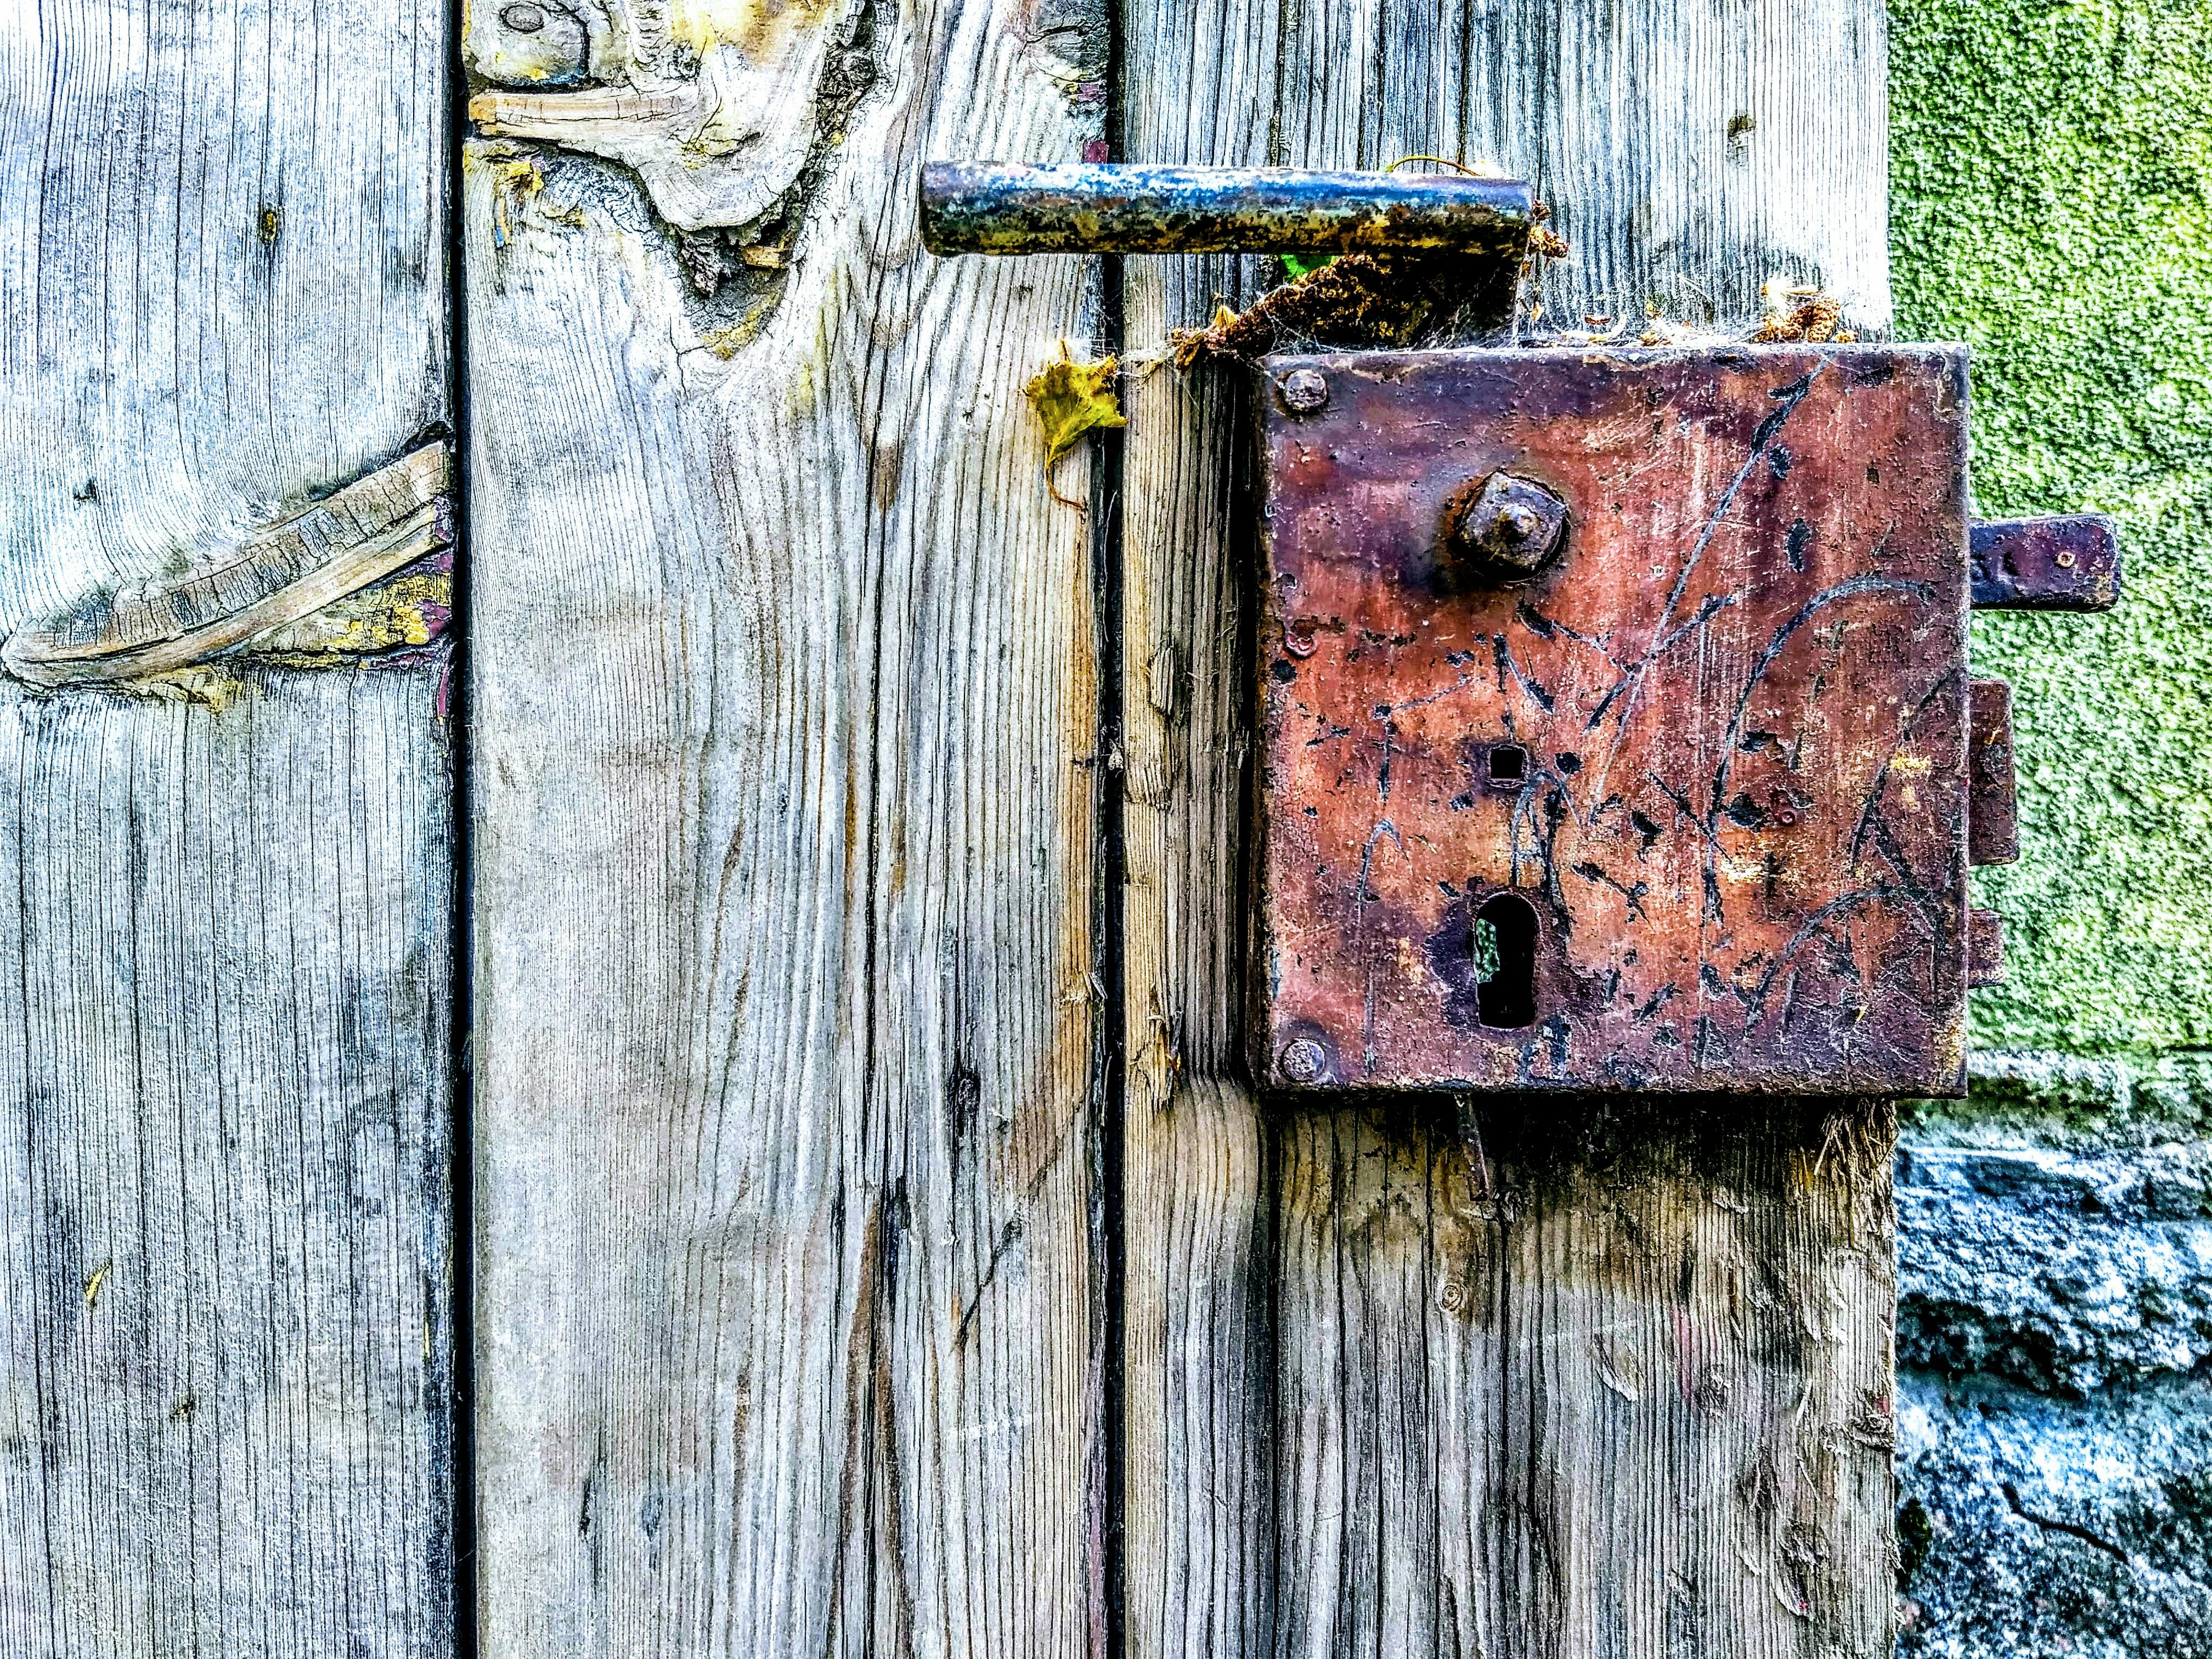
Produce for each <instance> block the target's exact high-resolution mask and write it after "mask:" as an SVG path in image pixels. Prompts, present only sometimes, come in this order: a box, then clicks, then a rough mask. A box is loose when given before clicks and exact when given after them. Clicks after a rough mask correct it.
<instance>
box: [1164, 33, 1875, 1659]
mask: <svg viewBox="0 0 2212 1659" xmlns="http://www.w3.org/2000/svg"><path fill="white" fill-rule="evenodd" d="M1883 27H1884V23H1883V17H1882V14H1881V9H1880V8H1879V7H1878V6H1875V5H1873V4H1871V3H1868V0H1790V3H1786V4H1782V5H1777V6H1771V7H1767V8H1765V9H1759V10H1757V11H1753V12H1745V11H1743V10H1741V9H1739V8H1735V7H1731V6H1726V5H1722V4H1719V3H1715V0H1648V3H1638V4H1635V5H1631V6H1627V7H1621V6H1597V5H1588V4H1580V3H1570V4H1566V5H1559V4H1539V3H1534V0H1530V3H1525V4H1524V3H1520V0H1504V3H1494V4H1484V5H1480V6H1474V7H1462V6H1458V5H1449V6H1433V5H1424V4H1421V3H1388V4H1385V3H1381V0H1370V3H1364V4H1360V5H1357V6H1353V7H1351V8H1348V9H1347V8H1328V7H1321V8H1316V7H1310V6H1305V5H1303V4H1293V5H1291V6H1288V7H1282V8H1272V7H1270V8H1244V7H1242V6H1238V5H1234V4H1224V3H1196V4H1185V3H1179V0H1177V3H1168V0H1158V3H1146V4H1143V5H1139V6H1137V7H1134V8H1133V9H1131V10H1130V11H1129V13H1128V15H1127V22H1126V28H1127V60H1128V62H1127V83H1126V84H1127V93H1126V123H1125V131H1126V134H1127V153H1128V155H1129V156H1130V157H1131V159H1134V160H1141V161H1163V162H1165V161H1187V162H1210V163H1218V164H1236V163H1254V162H1261V161H1267V162H1275V163H1286V164H1292V165H1311V166H1364V167H1381V166H1384V165H1387V164H1389V162H1391V161H1395V160H1396V159H1397V158H1398V157H1400V156H1401V155H1412V154H1416V153H1428V154H1442V155H1446V156H1449V157H1454V158H1458V159H1463V160H1466V161H1480V162H1488V163H1492V164H1494V165H1497V166H1498V167H1502V168H1503V169H1504V170H1505V171H1507V172H1509V173H1518V174H1520V175H1522V176H1524V177H1528V178H1530V179H1533V180H1534V182H1535V184H1536V185H1537V189H1538V193H1539V195H1540V197H1541V198H1542V199H1544V200H1546V201H1547V202H1548V203H1550V204H1552V206H1553V209H1554V211H1555V213H1556V215H1557V219H1556V223H1557V226H1558V228H1559V229H1560V230H1561V231H1562V233H1563V234H1565V237H1566V239H1567V240H1568V242H1569V243H1570V245H1571V248H1572V250H1573V256H1572V258H1571V259H1570V260H1568V261H1566V262H1565V263H1564V264H1558V265H1553V266H1551V267H1549V268H1548V269H1547V270H1546V271H1545V273H1544V276H1543V283H1542V287H1541V290H1540V292H1541V303H1542V306H1543V307H1544V309H1543V313H1542V315H1541V318H1539V319H1535V320H1536V321H1537V322H1538V323H1540V324H1552V323H1558V324H1564V325H1570V326H1574V327H1580V326H1582V325H1583V319H1584V318H1585V317H1588V316H1603V317H1610V318H1613V319H1616V320H1618V321H1632V320H1634V321H1635V324H1636V326H1634V327H1632V330H1631V332H1632V334H1633V333H1634V332H1637V331H1640V329H1641V328H1643V327H1654V326H1656V327H1658V328H1660V329H1662V331H1669V332H1671V331H1714V332H1717V333H1731V332H1732V333H1736V334H1741V332H1743V331H1746V330H1747V328H1748V326H1749V325H1750V323H1751V322H1752V321H1753V319H1755V318H1756V316H1757V314H1758V313H1759V308H1760V298H1759V290H1760V288H1761V286H1762V284H1764V283H1767V282H1768V281H1770V280H1771V279H1772V278H1776V277H1780V278H1782V279H1784V282H1785V283H1792V284H1797V283H1802V284H1807V285H1821V286H1825V287H1826V288H1827V289H1829V290H1830V291H1831V292H1832V293H1834V294H1836V295H1838V297H1840V298H1842V299H1844V301H1846V303H1847V306H1848V307H1849V311H1848V315H1849V317H1850V320H1852V321H1853V322H1854V323H1855V324H1857V325H1858V326H1860V327H1862V328H1865V329H1879V328H1881V326H1883V325H1885V324H1886V323H1887V319H1888V315H1889V302H1888V289H1887V253H1886V246H1887V245H1886V235H1885V231H1886V225H1885V218H1886V199H1885V183H1884V181H1885V179H1886V177H1887V174H1886V159H1885V140H1886V132H1885V122H1886V108H1885V104H1884V88H1883V81H1884V73H1885V69H1886V63H1885V58H1884V46H1883V42H1884V34H1883ZM1266 279H1267V273H1265V272H1262V271H1261V270H1259V269H1258V268H1257V263H1256V262H1247V263H1246V264H1243V266H1231V265H1227V264H1218V263H1217V264H1212V265H1206V264H1200V263H1199V262H1195V261H1183V262H1176V261H1169V260H1156V259H1131V260H1129V261H1128V262H1127V289H1126V298H1125V312H1126V316H1127V337H1128V339H1129V342H1130V348H1131V351H1132V355H1133V356H1138V355H1141V354H1143V353H1144V352H1145V351H1146V350H1147V349H1150V348H1152V347H1153V346H1154V345H1156V344H1157V343H1159V342H1161V341H1163V340H1164V337H1165V335H1166V332H1167V331H1168V329H1169V328H1170V327H1172V326H1176V325H1191V324H1194V323H1197V322H1200V321H1202V320H1204V319H1205V318H1206V315H1207V314H1208V313H1210V312H1211V311H1212V307H1213V305H1214V303H1215V302H1216V300H1217V298H1222V299H1226V300H1228V301H1230V302H1231V304H1237V303H1240V302H1241V301H1243V299H1246V298H1249V295H1250V294H1251V293H1252V292H1253V291H1254V289H1255V287H1256V285H1257V284H1258V283H1261V282H1262V281H1264V280H1266ZM1526 320H1527V319H1524V321H1526ZM1237 404H1238V392H1237V388H1236V386H1235V385H1234V376H1233V374H1232V373H1231V372H1230V371H1225V370H1212V371H1206V372H1203V373H1201V374H1196V375H1192V376H1188V377H1184V378H1177V377H1176V376H1175V375H1174V374H1172V372H1170V371H1162V372H1160V373H1158V374H1153V375H1152V376H1151V377H1150V378H1148V379H1146V380H1144V381H1143V382H1142V383H1141V384H1140V385H1139V387H1138V388H1137V389H1136V390H1135V391H1134V392H1133V394H1132V398H1131V411H1130V413H1131V419H1130V428H1129V431H1128V433H1127V436H1126V441H1125V454H1126V457H1127V459H1126V468H1127V476H1126V481H1125V482H1126V492H1127V502H1128V508H1127V520H1126V526H1127V528H1126V538H1125V541H1124V548H1123V557H1124V562H1125V567H1126V570H1125V589H1124V592H1123V596H1122V609H1123V614H1124V616H1125V617H1126V618H1127V626H1128V630H1129V631H1128V640H1127V653H1126V656H1127V662H1128V664H1129V667H1130V673H1129V678H1128V681H1127V684H1125V686H1124V688H1123V698H1122V704H1123V708H1124V710H1125V720H1126V721H1127V738H1126V742H1127V751H1128V756H1129V789H1128V806H1127V824H1128V840H1129V854H1128V858H1129V876H1128V889H1127V961H1128V968H1129V983H1128V1006H1129V1029H1128V1031H1127V1043H1128V1047H1129V1054H1130V1060H1129V1079H1130V1094H1129V1103H1128V1109H1127V1134H1126V1138H1125V1149H1124V1159H1125V1167H1126V1169H1127V1183H1126V1187H1127V1204H1128V1211H1127V1230H1128V1231H1127V1239H1128V1243H1127V1261H1128V1264H1129V1267H1128V1281H1127V1282H1128V1291H1127V1294H1128V1312H1127V1326H1128V1330H1129V1332H1130V1347H1129V1352H1128V1371H1127V1413H1126V1416H1125V1419H1124V1431H1125V1433H1126V1435H1127V1466H1128V1485H1127V1517H1128V1528H1129V1532H1128V1544H1127V1559H1128V1562H1129V1614H1128V1623H1129V1636H1130V1647H1131V1651H1132V1653H1133V1654H1139V1655H1153V1654H1161V1655H1166V1654H1175V1655H1194V1654H1198V1653H1206V1654H1215V1653H1247V1652H1261V1651H1265V1652H1268V1653H1271V1654H1272V1653H1301V1654H1303V1653H1311V1654H1334V1653H1341V1652H1346V1651H1364V1650H1368V1649H1370V1648H1376V1649H1378V1650H1389V1651H1415V1652H1431V1651H1435V1652H1454V1653H1466V1652H1485V1653H1492V1654H1496V1653H1519V1652H1538V1651H1541V1652H1551V1651H1559V1652H1582V1651H1597V1652H1607V1653H1610V1652H1615V1651H1619V1652H1642V1651H1650V1650H1656V1648H1657V1646H1658V1644H1660V1643H1661V1642H1662V1641H1665V1642H1668V1643H1670V1644H1675V1643H1679V1642H1680V1641H1684V1640H1688V1641H1692V1644H1693V1649H1694V1650H1698V1651H1720V1652H1746V1653H1754V1652H1768V1651H1775V1650H1781V1649H1784V1648H1789V1649H1791V1650H1795V1648H1796V1645H1797V1644H1801V1643H1803V1642H1807V1641H1810V1642H1813V1643H1814V1644H1815V1645H1821V1646H1824V1647H1826V1648H1828V1649H1833V1650H1840V1651H1850V1652H1861V1651H1871V1650H1875V1648H1877V1647H1878V1646H1879V1645H1880V1644H1881V1642H1882V1641H1883V1640H1884V1639H1885V1638H1884V1632H1886V1631H1887V1621H1888V1617H1889V1614H1888V1599H1889V1597H1888V1590H1887V1568H1886V1566H1885V1565H1882V1564H1883V1561H1884V1559H1886V1558H1885V1551H1886V1549H1887V1526H1888V1498H1887V1492H1888V1481H1889V1473H1888V1462H1887V1458H1888V1453H1887V1448H1886V1443H1884V1435H1885V1433H1886V1431H1885V1429H1884V1427H1883V1424H1884V1419H1883V1417H1882V1413H1884V1412H1885V1411H1886V1410H1887V1376H1888V1366H1889V1358H1888V1352H1889V1346H1888V1345H1889V1330H1890V1322H1891V1318H1892V1308H1891V1304H1892V1302H1893V1270H1892V1267H1891V1261H1890V1249H1889V1231H1888V1229H1889V1221H1888V1216H1889V1196H1888V1193H1889V1188H1888V1182H1889V1175H1888V1167H1887V1157H1886V1152H1885V1151H1884V1147H1885V1146H1886V1141H1885V1140H1884V1135H1885V1134H1886V1133H1887V1132H1886V1130H1885V1129H1884V1128H1883V1127H1881V1126H1882V1124H1883V1122H1885V1121H1886V1120H1883V1119H1881V1118H1880V1117H1879V1116H1878V1115H1877V1116H1876V1117H1875V1118H1872V1119H1869V1118H1865V1117H1863V1116H1850V1115H1847V1116H1846V1117H1845V1118H1843V1119H1838V1120H1836V1121H1830V1120H1829V1119H1828V1118H1826V1116H1824V1115H1820V1114H1818V1113H1814V1114H1810V1115H1808V1114H1807V1113H1806V1112H1803V1111H1801V1110H1799V1109H1797V1108H1796V1107H1795V1106H1792V1105H1791V1104H1790V1103H1772V1104H1771V1106H1769V1107H1767V1108H1763V1109H1759V1110H1756V1111H1753V1113H1751V1114H1749V1115H1747V1116H1744V1117H1741V1118H1740V1119H1737V1120H1735V1121H1731V1120H1730V1119H1729V1118H1727V1117H1726V1116H1723V1117H1722V1118H1720V1119H1718V1120H1711V1119H1708V1118H1706V1117H1705V1116H1704V1115H1701V1114H1699V1113H1698V1112H1697V1111H1695V1110H1694V1109H1693V1110H1692V1111H1690V1112H1689V1113H1687V1114H1686V1115H1685V1116H1684V1117H1683V1118H1682V1119H1681V1120H1680V1121H1676V1120H1675V1119H1673V1118H1660V1117H1655V1116H1652V1115H1648V1114H1644V1113H1640V1112H1638V1111H1635V1110H1626V1109H1616V1110H1614V1111H1612V1112H1607V1113H1596V1112H1589V1113H1578V1114H1561V1113H1559V1111H1558V1109H1556V1108H1554V1107H1552V1106H1548V1105H1547V1106H1546V1107H1544V1108H1542V1109H1541V1111H1540V1112H1536V1113H1531V1112H1530V1111H1529V1110H1528V1109H1523V1108H1519V1107H1516V1106H1513V1105H1511V1104H1510V1103H1499V1104H1498V1105H1496V1106H1495V1107H1491V1108H1484V1109H1475V1110H1471V1111H1470V1112H1469V1113H1468V1115H1467V1116H1466V1119H1465V1127H1467V1128H1468V1130H1471V1131H1472V1132H1473V1133H1474V1137H1475V1138H1476V1139H1486V1141H1487V1142H1488V1143H1489V1144H1490V1146H1491V1147H1492V1151H1491V1152H1489V1153H1487V1154H1479V1155H1475V1156H1474V1158H1472V1160H1471V1159H1470V1155H1469V1152H1468V1137H1467V1136H1466V1135H1463V1133H1462V1121H1461V1118H1460V1116H1459V1115H1457V1114H1455V1113H1454V1112H1452V1111H1450V1110H1449V1109H1446V1110H1443V1111H1442V1112H1440V1113H1439V1112H1437V1111H1436V1110H1434V1109H1426V1108H1418V1107H1417V1108H1413V1109H1393V1110H1391V1111H1387V1112H1371V1111H1368V1110H1364V1109H1356V1108H1351V1107H1347V1108H1346V1109H1341V1110H1338V1111H1334V1112H1332V1111H1327V1110H1319V1111H1316V1110H1307V1109H1301V1110H1298V1111H1296V1112H1293V1113H1291V1114H1290V1115H1287V1116H1285V1117H1281V1118H1275V1117H1271V1116H1270V1115H1268V1113H1267V1112H1266V1111H1264V1110H1263V1109H1261V1107H1260V1105H1259V1104H1258V1103H1256V1102H1255V1101H1254V1100H1253V1099H1252V1098H1251V1097H1249V1094H1247V1093H1246V1092H1244V1091H1243V1089H1242V1088H1241V1087H1240V1085H1239V1084H1238V1083H1237V1077H1238V1075H1239V1074H1240V1073H1241V1071H1242V1066H1241V1064H1240V1063H1239V1061H1238V1060H1237V1047H1238V1042H1239V1037H1238V1033H1237V1004H1236V998H1237V982H1238V981H1237V957H1238V949H1237V947H1238V944H1239V941H1240V939H1241V935H1242V932H1243V908H1242V906H1243V896H1242V888H1241V885H1240V856H1241V855H1240V848H1241V829H1240V818H1239V802H1240V799H1241V798H1242V795H1243V790H1244V789H1245V788H1246V787H1247V779H1248V773H1247V771H1246V766H1247V763H1248V754H1249V713H1248V711H1249V707H1250V701H1249V700H1250V695H1251V693H1250V689H1249V668H1248V667H1247V665H1246V663H1247V658H1246V657H1245V655H1244V654H1243V652H1242V651H1240V649H1239V648H1238V641H1239V639H1240V634H1239V627H1240V623H1239V618H1240V616H1242V615H1243V614H1245V612H1244V608H1245V607H1247V606H1249V604H1250V595H1249V583H1248V579H1247V577H1246V575H1245V572H1246V571H1247V570H1248V569H1249V560H1250V556H1251V555H1250V542H1249V528H1248V526H1246V525H1244V524H1243V522H1242V521H1241V518H1240V511H1241V509H1240V507H1239V506H1238V503H1237V495H1236V491H1235V489H1234V488H1233V486H1232V483H1231V480H1232V477H1233V475H1234V471H1235V467H1236V465H1237V454H1236V452H1237V447H1238V446H1239V445H1240V444H1241V442H1242V437H1241V431H1242V427H1243V418H1242V416H1241V415H1240V414H1239V413H1238V410H1237ZM1163 662H1164V663H1167V664H1168V665H1170V671H1171V678H1170V684H1173V685H1174V687H1175V688H1176V690H1175V693H1174V695H1173V696H1169V697H1163V696H1161V694H1160V690H1159V687H1160V685H1161V684H1162V674H1161V671H1160V668H1159V666H1158V665H1160V664H1161V663H1163ZM1844 1148H1848V1149H1850V1156H1849V1157H1844V1156H1843V1155H1842V1149H1844ZM1746 1297H1749V1298H1750V1299H1749V1300H1748V1301H1746V1300H1745V1299H1744V1298H1746ZM1814 1309H1817V1310H1820V1311H1819V1312H1818V1313H1817V1314H1810V1313H1807V1312H1806V1311H1805V1310H1814ZM1806 1319H1810V1320H1812V1321H1813V1322H1814V1324H1815V1325H1817V1328H1818V1334H1817V1335H1808V1336H1807V1337H1806V1338H1805V1339H1804V1340H1802V1341H1800V1340H1796V1339H1794V1338H1792V1337H1791V1336H1790V1332H1791V1331H1792V1330H1793V1329H1796V1328H1797V1327H1796V1326H1793V1324H1792V1321H1793V1320H1796V1321H1797V1322H1798V1323H1799V1324H1800V1325H1802V1324H1803V1322H1804V1320H1806ZM1806 1328H1807V1329H1808V1330H1809V1329H1810V1328H1811V1327H1806ZM1632 1375H1633V1376H1637V1377H1639V1378H1642V1379H1643V1380H1641V1381H1638V1382H1631V1381H1630V1380H1629V1378H1630V1377H1631V1376H1632ZM1709 1376H1710V1378H1711V1383H1710V1386H1708V1383H1707V1378H1708V1377H1709ZM1608 1377H1610V1378H1611V1379H1612V1380H1611V1381H1608V1380H1607V1379H1608ZM1615 1384H1618V1385H1619V1386H1615ZM1701 1389H1703V1390H1704V1392H1703V1393H1701V1392H1700V1390H1701ZM1723 1397H1724V1403H1723V1404H1722V1405H1721V1406H1720V1407H1719V1408H1718V1409H1717V1410H1716V1409H1713V1407H1714V1402H1715V1401H1722V1400H1723ZM1669 1650H1672V1648H1670V1649H1669Z"/></svg>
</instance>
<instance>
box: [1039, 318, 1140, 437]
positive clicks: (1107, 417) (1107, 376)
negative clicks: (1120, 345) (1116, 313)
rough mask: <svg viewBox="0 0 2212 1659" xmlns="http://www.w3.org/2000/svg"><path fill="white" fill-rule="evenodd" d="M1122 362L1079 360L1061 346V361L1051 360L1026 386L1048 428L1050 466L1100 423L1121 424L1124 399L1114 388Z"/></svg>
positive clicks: (1103, 424) (1124, 424) (1100, 425)
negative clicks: (1086, 361)
mask: <svg viewBox="0 0 2212 1659" xmlns="http://www.w3.org/2000/svg"><path fill="white" fill-rule="evenodd" d="M1119 368H1120V365H1119V364H1117V363H1116V362H1115V361H1114V359H1113V358H1111V357H1106V358H1102V359H1101V360H1100V361H1098V362H1095V363H1079V362H1074V361H1073V359H1072V358H1070V357H1069V356H1068V355H1067V343H1066V341H1065V340H1063V341H1061V342H1060V361H1059V362H1051V363H1047V364H1046V365H1045V366H1044V368H1043V370H1042V372H1041V373H1040V374H1038V375H1037V376H1036V379H1035V380H1031V381H1030V383H1029V384H1028V385H1027V386H1024V387H1023V388H1022V392H1023V393H1024V395H1025V396H1026V397H1027V398H1029V400H1030V408H1032V409H1034V410H1036V417H1037V420H1038V422H1040V423H1041V424H1042V426H1043V428H1044V442H1045V464H1046V465H1048V466H1049V465H1051V464H1052V463H1053V462H1054V461H1056V460H1058V459H1060V457H1061V456H1063V455H1065V454H1066V453H1067V452H1068V451H1069V450H1071V449H1073V448H1074V447H1075V445H1076V441H1077V440H1078V439H1079V438H1081V437H1082V436H1083V435H1084V434H1085V433H1086V432H1089V431H1091V429H1092V428H1099V427H1121V426H1127V425H1128V422H1127V421H1126V420H1124V419H1123V418H1122V416H1121V398H1119V397H1118V396H1117V395H1116V394H1115V390H1114V377H1115V374H1116V373H1117V372H1118V370H1119Z"/></svg>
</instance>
